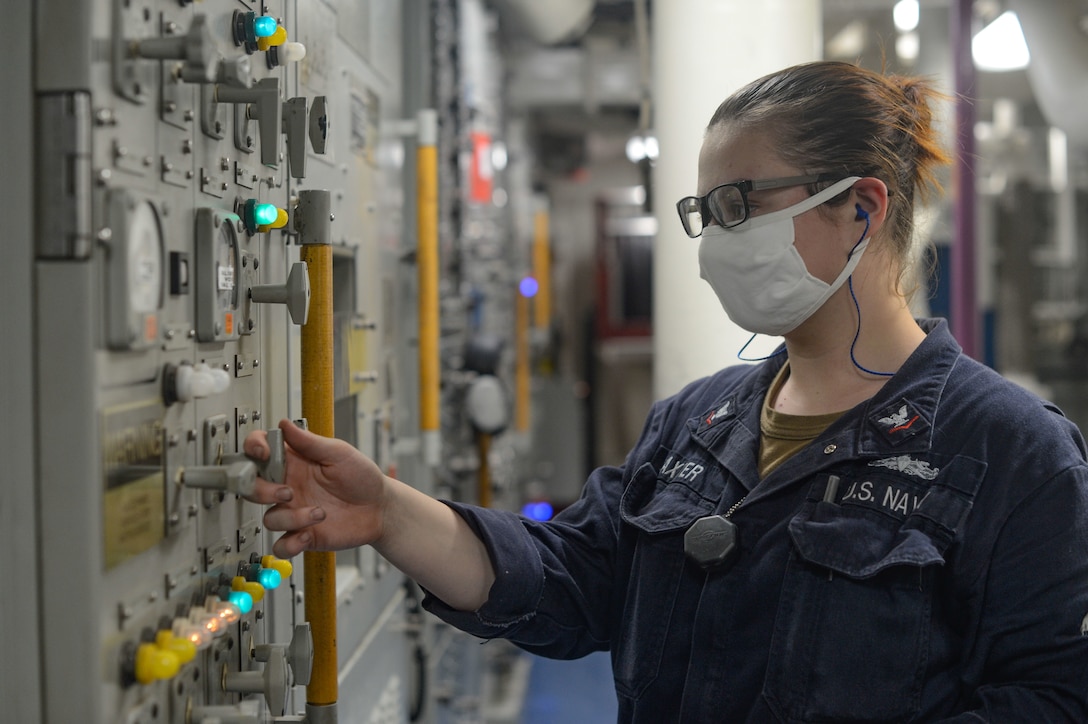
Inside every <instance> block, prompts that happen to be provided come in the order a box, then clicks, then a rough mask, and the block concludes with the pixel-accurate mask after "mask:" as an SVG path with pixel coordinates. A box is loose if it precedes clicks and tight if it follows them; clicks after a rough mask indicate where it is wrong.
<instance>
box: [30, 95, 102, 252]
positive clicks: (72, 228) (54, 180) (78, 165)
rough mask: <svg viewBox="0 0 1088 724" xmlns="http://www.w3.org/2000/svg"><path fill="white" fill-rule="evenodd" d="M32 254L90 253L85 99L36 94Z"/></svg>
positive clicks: (87, 98) (88, 118)
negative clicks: (34, 242) (34, 251)
mask: <svg viewBox="0 0 1088 724" xmlns="http://www.w3.org/2000/svg"><path fill="white" fill-rule="evenodd" d="M37 120H38V124H37V125H38V156H37V168H36V171H35V177H36V179H37V216H38V231H37V253H38V258H43V259H87V258H89V257H90V255H91V251H92V249H93V246H92V233H91V96H90V93H87V92H85V91H68V92H64V93H50V94H43V95H39V96H38V119H37Z"/></svg>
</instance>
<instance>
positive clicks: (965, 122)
mask: <svg viewBox="0 0 1088 724" xmlns="http://www.w3.org/2000/svg"><path fill="white" fill-rule="evenodd" d="M973 4H974V3H973V1H972V0H955V1H954V2H953V3H952V5H951V15H952V17H951V22H950V27H951V31H952V43H951V45H952V63H953V72H954V76H955V93H956V149H957V154H956V161H955V166H954V169H953V171H954V176H953V188H954V191H955V202H954V203H955V225H954V228H955V236H954V237H953V240H952V275H951V276H952V288H951V294H952V319H951V320H950V322H951V327H952V334H953V335H954V336H955V337H956V339H957V340H958V341H959V343H960V346H962V347H963V352H964V354H966V355H968V356H970V357H975V358H976V359H977V358H978V299H977V293H976V291H975V284H976V279H975V274H976V270H975V267H976V262H975V205H976V193H975V155H976V152H975V98H974V95H975V87H976V80H977V73H976V71H975V61H974V58H973V57H972V55H971V38H972V32H971V31H972V18H973V15H972V12H971V9H972V6H973Z"/></svg>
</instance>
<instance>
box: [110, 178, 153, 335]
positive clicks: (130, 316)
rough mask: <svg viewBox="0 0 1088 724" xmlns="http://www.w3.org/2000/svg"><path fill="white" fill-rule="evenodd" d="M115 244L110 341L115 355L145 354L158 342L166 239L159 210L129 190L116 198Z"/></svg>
mask: <svg viewBox="0 0 1088 724" xmlns="http://www.w3.org/2000/svg"><path fill="white" fill-rule="evenodd" d="M109 217H110V222H109V228H111V229H112V230H113V233H114V238H113V242H112V245H111V247H110V252H109V256H108V265H107V276H108V277H109V285H108V292H107V309H108V312H107V316H108V319H107V325H106V326H107V335H108V342H109V346H110V347H111V348H113V349H143V348H146V347H149V346H151V345H152V344H154V343H155V341H156V339H157V337H158V324H159V310H160V309H161V308H162V303H163V285H164V282H163V273H164V270H165V264H164V263H163V253H164V252H163V238H162V227H161V226H160V225H159V215H158V212H157V211H156V208H155V205H154V204H153V203H152V202H150V201H146V200H138V199H136V198H134V197H133V196H132V195H131V194H129V193H128V192H127V191H124V190H120V189H119V190H116V191H114V192H113V193H112V194H111V196H110V204H109Z"/></svg>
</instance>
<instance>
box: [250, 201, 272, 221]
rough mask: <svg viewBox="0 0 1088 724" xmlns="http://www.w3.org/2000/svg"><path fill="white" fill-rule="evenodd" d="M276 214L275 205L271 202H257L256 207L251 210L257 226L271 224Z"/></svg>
mask: <svg viewBox="0 0 1088 724" xmlns="http://www.w3.org/2000/svg"><path fill="white" fill-rule="evenodd" d="M276 215H277V212H276V207H275V206H273V205H272V204H257V208H256V209H254V211H253V217H254V218H255V219H257V225H258V226H264V225H265V224H271V223H272V222H274V221H275V220H276Z"/></svg>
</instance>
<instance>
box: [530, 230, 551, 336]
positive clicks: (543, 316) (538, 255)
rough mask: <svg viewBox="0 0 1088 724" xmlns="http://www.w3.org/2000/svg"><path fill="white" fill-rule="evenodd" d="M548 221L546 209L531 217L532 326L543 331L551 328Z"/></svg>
mask: <svg viewBox="0 0 1088 724" xmlns="http://www.w3.org/2000/svg"><path fill="white" fill-rule="evenodd" d="M548 221H549V217H548V211H547V209H539V210H537V212H536V214H535V215H534V217H533V276H534V277H535V278H536V281H537V285H538V286H537V292H536V296H535V297H533V305H534V308H533V326H534V327H535V328H537V329H545V330H546V329H550V328H551V326H552V260H551V254H552V250H551V244H550V243H549V242H550V239H549V231H548Z"/></svg>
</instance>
